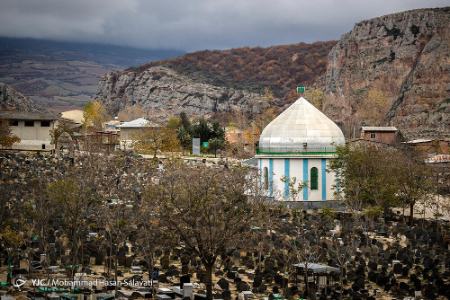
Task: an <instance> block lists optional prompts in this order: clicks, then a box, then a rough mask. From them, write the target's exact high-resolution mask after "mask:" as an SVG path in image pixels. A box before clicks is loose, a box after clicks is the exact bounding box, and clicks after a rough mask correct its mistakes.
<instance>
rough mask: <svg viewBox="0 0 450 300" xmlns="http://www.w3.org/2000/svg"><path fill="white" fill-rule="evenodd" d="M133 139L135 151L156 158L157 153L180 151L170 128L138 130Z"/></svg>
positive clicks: (173, 132) (173, 131)
mask: <svg viewBox="0 0 450 300" xmlns="http://www.w3.org/2000/svg"><path fill="white" fill-rule="evenodd" d="M134 139H135V140H136V141H137V142H136V144H135V149H136V150H137V151H139V152H141V153H148V154H152V155H153V157H154V158H156V154H157V153H158V151H163V152H176V151H179V150H180V142H179V140H178V138H177V133H176V131H175V130H173V129H171V128H164V127H158V128H145V129H142V130H140V131H139V132H138V133H137V134H136V136H135V137H134Z"/></svg>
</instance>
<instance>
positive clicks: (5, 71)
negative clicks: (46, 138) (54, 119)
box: [0, 37, 183, 111]
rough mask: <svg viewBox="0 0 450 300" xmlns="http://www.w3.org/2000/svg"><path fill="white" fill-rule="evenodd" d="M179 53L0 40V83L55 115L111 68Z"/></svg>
mask: <svg viewBox="0 0 450 300" xmlns="http://www.w3.org/2000/svg"><path fill="white" fill-rule="evenodd" d="M181 54H183V52H182V51H178V50H170V49H169V50H165V49H161V50H158V49H153V50H146V49H137V48H129V47H123V46H114V45H103V44H95V43H76V42H64V41H52V40H40V39H29V38H7V37H0V82H5V83H7V84H9V85H11V86H13V87H14V88H15V89H16V90H17V91H19V92H20V93H22V94H24V95H25V96H27V97H29V98H30V99H31V100H33V101H34V102H35V103H36V104H37V105H38V106H40V107H46V108H49V109H51V110H54V111H61V110H66V109H72V108H80V107H82V106H83V105H84V104H85V103H86V102H87V101H89V100H90V99H92V97H93V96H94V95H95V91H96V86H97V83H98V80H99V79H100V78H101V76H103V75H104V74H105V73H107V72H109V71H111V70H118V69H123V68H125V67H129V66H133V65H139V64H142V63H144V62H148V61H153V60H160V59H167V58H170V57H174V56H178V55H181Z"/></svg>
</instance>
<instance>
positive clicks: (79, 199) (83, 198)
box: [47, 176, 99, 277]
mask: <svg viewBox="0 0 450 300" xmlns="http://www.w3.org/2000/svg"><path fill="white" fill-rule="evenodd" d="M88 178H89V177H86V178H83V176H73V177H67V178H65V179H61V180H58V181H55V182H52V183H50V184H49V185H48V189H47V193H48V196H49V198H50V199H52V201H54V202H53V205H55V207H57V210H56V211H57V212H58V213H57V215H58V216H59V217H60V218H61V220H62V221H63V224H62V225H63V229H64V232H65V234H66V236H67V237H68V240H69V243H70V255H71V271H72V277H73V275H74V272H75V266H76V264H78V263H79V262H80V261H79V254H80V253H79V250H80V249H82V247H83V244H82V243H83V241H84V236H85V235H86V231H87V229H88V227H87V226H88V223H87V222H88V220H89V217H91V216H93V215H94V214H95V213H96V208H97V206H98V204H99V196H98V194H97V193H96V191H95V187H94V186H93V185H90V184H86V183H87V182H86V180H85V179H88ZM81 263H83V260H81Z"/></svg>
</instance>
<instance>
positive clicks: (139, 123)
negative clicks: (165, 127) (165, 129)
mask: <svg viewBox="0 0 450 300" xmlns="http://www.w3.org/2000/svg"><path fill="white" fill-rule="evenodd" d="M117 127H118V128H144V127H159V125H158V124H155V123H152V122H150V121H149V120H147V119H145V118H138V119H136V120H133V121H129V122H124V123H122V124H121V125H118V126H117Z"/></svg>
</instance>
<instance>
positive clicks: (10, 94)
mask: <svg viewBox="0 0 450 300" xmlns="http://www.w3.org/2000/svg"><path fill="white" fill-rule="evenodd" d="M0 110H17V111H26V112H28V111H34V110H36V107H35V106H34V104H33V102H31V101H30V100H29V99H28V98H27V97H25V96H24V95H22V94H21V93H19V92H18V91H16V90H15V89H14V88H12V87H11V86H9V85H7V84H4V83H1V82H0Z"/></svg>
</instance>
